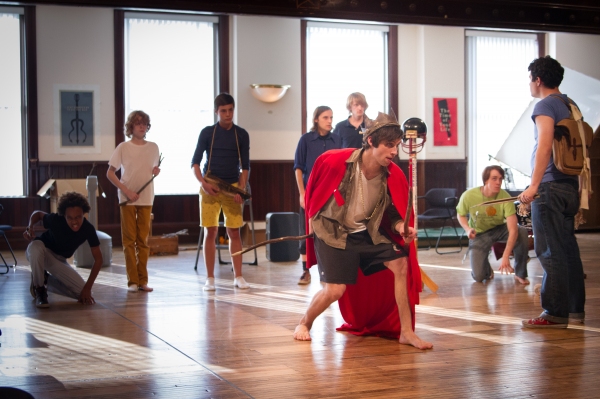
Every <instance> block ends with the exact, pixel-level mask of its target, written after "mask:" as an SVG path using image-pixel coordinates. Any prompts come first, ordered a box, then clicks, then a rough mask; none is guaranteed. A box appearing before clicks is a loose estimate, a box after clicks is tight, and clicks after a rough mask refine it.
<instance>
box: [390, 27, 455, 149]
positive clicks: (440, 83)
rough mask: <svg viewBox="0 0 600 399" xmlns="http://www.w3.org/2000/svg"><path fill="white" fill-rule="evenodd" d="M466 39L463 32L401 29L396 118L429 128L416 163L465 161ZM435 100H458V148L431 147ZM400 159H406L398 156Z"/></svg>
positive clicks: (445, 28) (420, 28) (453, 29)
mask: <svg viewBox="0 0 600 399" xmlns="http://www.w3.org/2000/svg"><path fill="white" fill-rule="evenodd" d="M464 47H465V38H464V28H460V27H443V26H420V25H400V26H399V29H398V55H399V58H400V60H399V65H398V67H399V68H398V70H399V75H400V76H399V85H400V87H399V101H398V104H399V108H400V110H399V116H398V119H399V121H400V123H402V122H403V121H404V120H406V119H407V118H410V117H417V118H421V119H423V120H424V121H425V123H426V124H427V127H428V139H427V142H426V145H425V149H424V150H423V151H422V152H421V153H419V155H418V159H464V158H465V101H464V99H465V78H464V75H465V72H464V70H465V49H464ZM434 97H450V98H457V99H458V102H457V103H458V109H457V112H458V121H457V122H458V145H457V146H452V147H450V146H444V147H434V146H433V101H432V99H433V98H434ZM400 158H401V159H406V158H407V155H405V154H401V155H400Z"/></svg>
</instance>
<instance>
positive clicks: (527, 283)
mask: <svg viewBox="0 0 600 399" xmlns="http://www.w3.org/2000/svg"><path fill="white" fill-rule="evenodd" d="M515 280H517V281H518V282H519V283H521V284H523V285H529V284H530V283H529V280H527V279H526V278H521V277H519V276H515Z"/></svg>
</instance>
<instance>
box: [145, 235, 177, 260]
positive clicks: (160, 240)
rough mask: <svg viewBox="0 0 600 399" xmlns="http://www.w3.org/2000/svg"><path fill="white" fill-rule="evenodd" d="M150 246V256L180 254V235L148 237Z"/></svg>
mask: <svg viewBox="0 0 600 399" xmlns="http://www.w3.org/2000/svg"><path fill="white" fill-rule="evenodd" d="M148 246H149V247H150V256H160V255H177V254H179V236H174V237H161V236H152V237H148Z"/></svg>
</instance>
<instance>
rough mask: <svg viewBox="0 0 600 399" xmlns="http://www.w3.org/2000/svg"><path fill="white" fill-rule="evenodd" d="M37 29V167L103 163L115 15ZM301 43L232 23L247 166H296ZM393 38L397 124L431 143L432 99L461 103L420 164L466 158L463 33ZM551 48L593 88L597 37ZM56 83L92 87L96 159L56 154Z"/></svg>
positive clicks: (410, 28)
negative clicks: (444, 137) (409, 122)
mask: <svg viewBox="0 0 600 399" xmlns="http://www.w3.org/2000/svg"><path fill="white" fill-rule="evenodd" d="M37 24H38V25H37V46H38V54H37V58H38V100H39V104H38V106H39V113H38V116H39V154H40V160H41V161H73V160H108V159H109V157H110V155H111V153H112V151H113V149H114V132H115V121H114V71H113V68H114V58H113V57H114V49H113V10H112V9H109V8H91V7H60V6H37ZM300 34H301V32H300V20H299V19H297V18H279V17H256V16H233V17H232V18H231V69H232V84H231V91H232V94H233V95H234V96H235V98H236V103H237V106H236V119H237V123H238V124H239V125H240V126H242V127H244V128H246V129H247V130H248V132H249V133H250V137H251V142H250V146H251V148H250V156H251V159H252V160H291V159H293V158H294V151H295V148H296V145H297V143H298V139H299V138H300V134H301V133H302V132H301V129H302V122H301V106H302V104H301V92H300V89H301V87H300V85H301V65H300V57H301V54H300ZM398 36H399V43H398V53H399V84H400V87H399V110H398V119H399V121H400V122H402V121H404V120H405V119H407V118H409V117H420V118H422V119H424V120H425V122H426V123H427V124H428V126H429V128H430V134H431V135H432V123H433V115H432V104H430V103H431V98H432V97H433V96H438V95H443V96H455V97H457V98H458V113H459V118H458V132H459V142H458V146H457V147H433V146H432V144H433V137H430V139H429V140H428V142H427V145H426V148H425V150H423V152H422V153H421V154H420V155H419V159H464V158H465V142H466V140H465V101H464V91H465V72H464V71H465V56H464V53H465V49H464V46H465V41H464V29H463V28H460V27H441V26H419V25H400V26H399V34H398ZM549 48H550V49H554V52H555V54H553V55H555V56H556V57H557V59H558V60H559V61H560V62H562V63H563V64H564V65H565V66H568V67H570V68H573V69H575V70H577V71H580V72H583V73H585V74H588V75H590V76H593V77H596V78H598V79H600V69H599V68H597V65H599V64H600V35H583V34H569V33H557V34H552V35H551V38H550V40H549ZM551 54H552V52H551ZM251 83H271V84H289V85H291V86H292V87H291V89H289V90H288V92H287V94H286V95H285V96H284V97H283V98H282V99H281V100H279V101H278V102H275V103H262V102H260V101H258V100H256V99H255V98H254V97H252V95H251V91H250V90H251V89H250V87H249V85H250V84H251ZM55 84H70V85H97V86H98V87H99V91H100V97H101V102H100V117H99V122H100V138H101V144H100V149H101V151H100V153H98V154H57V153H55V151H54V142H55V135H54V104H53V86H54V85H55ZM401 156H402V157H404V158H406V156H405V155H403V154H401Z"/></svg>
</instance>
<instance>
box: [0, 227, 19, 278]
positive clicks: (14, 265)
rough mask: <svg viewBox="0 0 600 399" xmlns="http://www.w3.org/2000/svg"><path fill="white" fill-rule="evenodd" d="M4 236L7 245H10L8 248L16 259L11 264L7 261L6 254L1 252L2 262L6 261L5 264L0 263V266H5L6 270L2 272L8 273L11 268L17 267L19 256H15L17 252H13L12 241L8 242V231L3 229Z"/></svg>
mask: <svg viewBox="0 0 600 399" xmlns="http://www.w3.org/2000/svg"><path fill="white" fill-rule="evenodd" d="M2 236H3V237H4V241H6V245H8V250H9V251H10V254H11V255H12V257H13V260H14V261H15V263H14V264H12V265H9V264H8V263H6V259H4V256H2V253H0V258H2V262H3V263H4V265H0V266H4V267H5V268H6V271H5V272H2V273H0V274H6V273H8V272H9V271H10V268H11V267H12V268H15V269H16V267H17V258H16V257H15V253H14V252H13V249H12V247H11V246H10V243H9V242H8V238H7V237H6V233H5V232H4V231H2Z"/></svg>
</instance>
